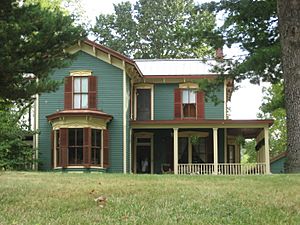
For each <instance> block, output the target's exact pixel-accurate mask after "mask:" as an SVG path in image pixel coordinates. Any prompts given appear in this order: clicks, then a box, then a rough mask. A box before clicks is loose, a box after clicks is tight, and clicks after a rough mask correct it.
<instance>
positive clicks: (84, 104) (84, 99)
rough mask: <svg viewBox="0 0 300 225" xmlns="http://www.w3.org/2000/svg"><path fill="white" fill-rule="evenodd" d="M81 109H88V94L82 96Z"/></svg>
mask: <svg viewBox="0 0 300 225" xmlns="http://www.w3.org/2000/svg"><path fill="white" fill-rule="evenodd" d="M81 101H82V102H81V104H82V105H81V108H82V109H86V108H88V94H82V95H81Z"/></svg>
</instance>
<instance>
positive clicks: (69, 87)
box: [65, 76, 73, 109]
mask: <svg viewBox="0 0 300 225" xmlns="http://www.w3.org/2000/svg"><path fill="white" fill-rule="evenodd" d="M72 94H73V79H72V77H71V76H69V77H65V109H72V108H73V106H72V102H73V101H72V98H73V96H72Z"/></svg>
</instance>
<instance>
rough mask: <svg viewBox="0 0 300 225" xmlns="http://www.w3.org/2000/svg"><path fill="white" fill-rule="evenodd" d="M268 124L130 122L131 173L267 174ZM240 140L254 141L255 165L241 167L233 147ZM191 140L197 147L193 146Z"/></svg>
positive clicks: (239, 122) (236, 122) (268, 168)
mask: <svg viewBox="0 0 300 225" xmlns="http://www.w3.org/2000/svg"><path fill="white" fill-rule="evenodd" d="M183 122H184V123H183ZM272 123H273V121H272V120H251V121H249V120H247V121H245V120H243V121H237V120H222V121H215V120H213V121H212V120H211V121H208V120H205V121H164V122H163V121H132V122H131V124H132V128H133V129H132V131H133V149H132V163H131V165H132V170H131V171H132V172H133V173H174V174H182V175H183V174H195V175H197V174H199V175H210V174H214V175H252V174H270V159H269V126H271V125H272ZM170 125H172V128H171V127H170ZM240 136H242V137H244V138H255V139H256V143H257V145H256V151H257V161H256V163H246V164H245V163H241V149H240V145H239V144H238V143H236V139H237V138H238V137H240ZM195 137H197V138H198V139H199V143H194V141H193V139H195ZM147 140H148V141H147ZM143 142H144V143H143ZM145 142H147V143H145ZM139 146H144V147H139ZM145 146H149V147H148V149H149V154H147V153H145V152H147V147H145ZM142 151H143V152H144V153H143V154H144V155H143V154H141V152H142ZM144 158H147V160H149V163H148V162H147V163H148V165H149V167H148V170H147V171H142V169H141V166H140V164H141V162H142V160H144Z"/></svg>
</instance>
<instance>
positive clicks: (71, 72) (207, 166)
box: [34, 40, 273, 174]
mask: <svg viewBox="0 0 300 225" xmlns="http://www.w3.org/2000/svg"><path fill="white" fill-rule="evenodd" d="M68 51H69V52H70V53H72V54H76V55H77V57H76V59H75V60H74V61H73V62H72V63H71V64H70V65H69V67H67V68H63V69H58V70H56V71H55V72H54V74H53V79H55V80H59V81H64V84H63V85H61V86H60V88H59V89H58V90H57V91H56V92H54V93H44V94H42V95H41V96H37V101H36V106H35V113H36V117H35V118H36V123H35V124H36V125H35V126H36V129H38V130H39V131H40V133H39V134H37V135H36V136H35V141H34V142H35V147H37V148H38V151H39V152H38V157H39V160H40V162H41V164H40V169H42V170H65V171H70V170H80V171H82V170H88V171H99V172H120V173H121V172H122V173H175V174H257V173H258V174H269V173H270V162H269V127H270V126H271V125H272V123H273V121H272V120H230V119H227V116H226V110H227V102H228V101H229V100H230V97H231V92H232V87H233V82H232V81H230V80H227V81H224V84H222V85H221V86H220V87H219V88H218V91H217V96H218V98H219V99H220V100H221V102H222V103H220V104H218V105H215V104H214V103H213V102H212V101H211V100H208V101H205V93H203V92H201V91H199V92H196V91H195V90H197V88H198V83H197V81H199V80H201V79H203V78H208V79H215V78H216V77H217V76H218V74H214V73H212V72H210V66H209V65H208V64H206V63H203V62H201V61H199V60H194V59H178V60H135V61H134V60H132V59H129V58H127V57H125V56H124V55H122V54H120V53H118V52H116V51H114V50H112V49H109V48H107V47H105V46H102V45H99V44H96V43H94V42H92V41H89V40H85V41H81V42H78V45H76V46H73V47H72V48H70V49H68ZM240 136H243V137H245V138H256V139H257V143H258V145H257V147H258V151H257V163H255V164H251V165H250V164H249V165H248V164H241V163H240V160H241V155H240V146H239V144H238V143H237V142H236V140H237V137H240Z"/></svg>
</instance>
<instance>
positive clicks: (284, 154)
mask: <svg viewBox="0 0 300 225" xmlns="http://www.w3.org/2000/svg"><path fill="white" fill-rule="evenodd" d="M286 156H287V151H284V152H281V153H280V154H278V155H276V156H275V157H273V158H272V159H271V160H270V162H271V163H273V162H276V161H277V160H279V159H282V158H284V157H286Z"/></svg>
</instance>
